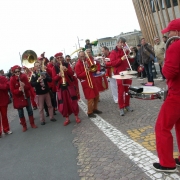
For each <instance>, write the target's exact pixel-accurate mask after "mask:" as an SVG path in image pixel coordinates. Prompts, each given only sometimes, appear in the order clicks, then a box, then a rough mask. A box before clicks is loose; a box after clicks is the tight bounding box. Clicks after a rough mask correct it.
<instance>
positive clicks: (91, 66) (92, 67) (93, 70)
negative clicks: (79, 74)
mask: <svg viewBox="0 0 180 180" xmlns="http://www.w3.org/2000/svg"><path fill="white" fill-rule="evenodd" d="M78 51H84V53H85V55H86V57H87V58H88V60H89V62H90V67H89V70H90V71H91V72H95V71H96V70H97V66H96V65H95V64H93V63H92V61H91V59H90V57H89V56H88V54H87V52H86V51H85V49H84V48H79V49H77V50H76V51H74V52H73V53H72V54H71V55H70V56H72V55H73V54H74V53H76V52H78Z"/></svg>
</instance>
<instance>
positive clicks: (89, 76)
mask: <svg viewBox="0 0 180 180" xmlns="http://www.w3.org/2000/svg"><path fill="white" fill-rule="evenodd" d="M89 67H90V62H89V59H88V58H86V56H85V53H84V52H83V51H80V52H79V59H78V62H77V63H76V66H75V72H76V75H77V78H78V79H79V80H80V81H81V85H82V88H83V92H84V96H85V98H86V99H87V103H88V112H87V114H88V117H96V115H95V114H101V113H102V112H101V111H99V110H98V100H99V92H98V89H97V85H96V82H95V79H94V77H93V72H91V71H90V69H89ZM94 113H95V114H94Z"/></svg>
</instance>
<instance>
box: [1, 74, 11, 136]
mask: <svg viewBox="0 0 180 180" xmlns="http://www.w3.org/2000/svg"><path fill="white" fill-rule="evenodd" d="M8 89H9V82H8V79H7V78H6V77H4V76H0V97H1V98H0V116H1V117H0V136H1V134H2V130H3V131H4V133H7V132H8V131H9V130H10V129H9V122H8V118H7V108H8V103H9V95H8ZM1 123H2V126H1Z"/></svg>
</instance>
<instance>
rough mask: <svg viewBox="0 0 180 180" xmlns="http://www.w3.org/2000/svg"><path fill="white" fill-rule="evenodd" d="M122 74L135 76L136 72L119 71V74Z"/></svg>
mask: <svg viewBox="0 0 180 180" xmlns="http://www.w3.org/2000/svg"><path fill="white" fill-rule="evenodd" d="M121 73H123V74H124V75H128V74H137V73H138V72H137V71H121V72H120V74H121Z"/></svg>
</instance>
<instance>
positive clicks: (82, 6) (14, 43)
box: [0, 0, 140, 72]
mask: <svg viewBox="0 0 180 180" xmlns="http://www.w3.org/2000/svg"><path fill="white" fill-rule="evenodd" d="M134 29H137V30H140V27H139V24H138V21H137V17H136V14H135V10H134V7H133V3H132V0H91V1H89V0H88V1H87V0H0V53H1V54H0V69H4V70H5V72H6V71H7V70H8V69H9V68H10V67H11V66H13V65H16V64H19V65H20V58H19V52H20V53H21V54H22V53H23V52H24V51H25V50H28V49H32V50H34V51H35V52H36V53H37V55H38V56H40V54H41V53H42V52H46V54H45V55H46V56H47V57H48V58H49V57H50V56H52V55H54V54H55V53H57V52H63V51H64V49H65V52H66V54H71V53H72V52H73V51H74V50H75V47H73V46H75V43H76V44H78V42H77V36H78V37H79V39H83V41H80V45H81V46H84V44H85V42H84V41H85V39H87V38H88V39H90V40H91V41H93V40H96V39H98V38H103V37H113V36H116V35H118V34H120V33H121V32H130V31H134ZM63 53H64V52H63Z"/></svg>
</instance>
